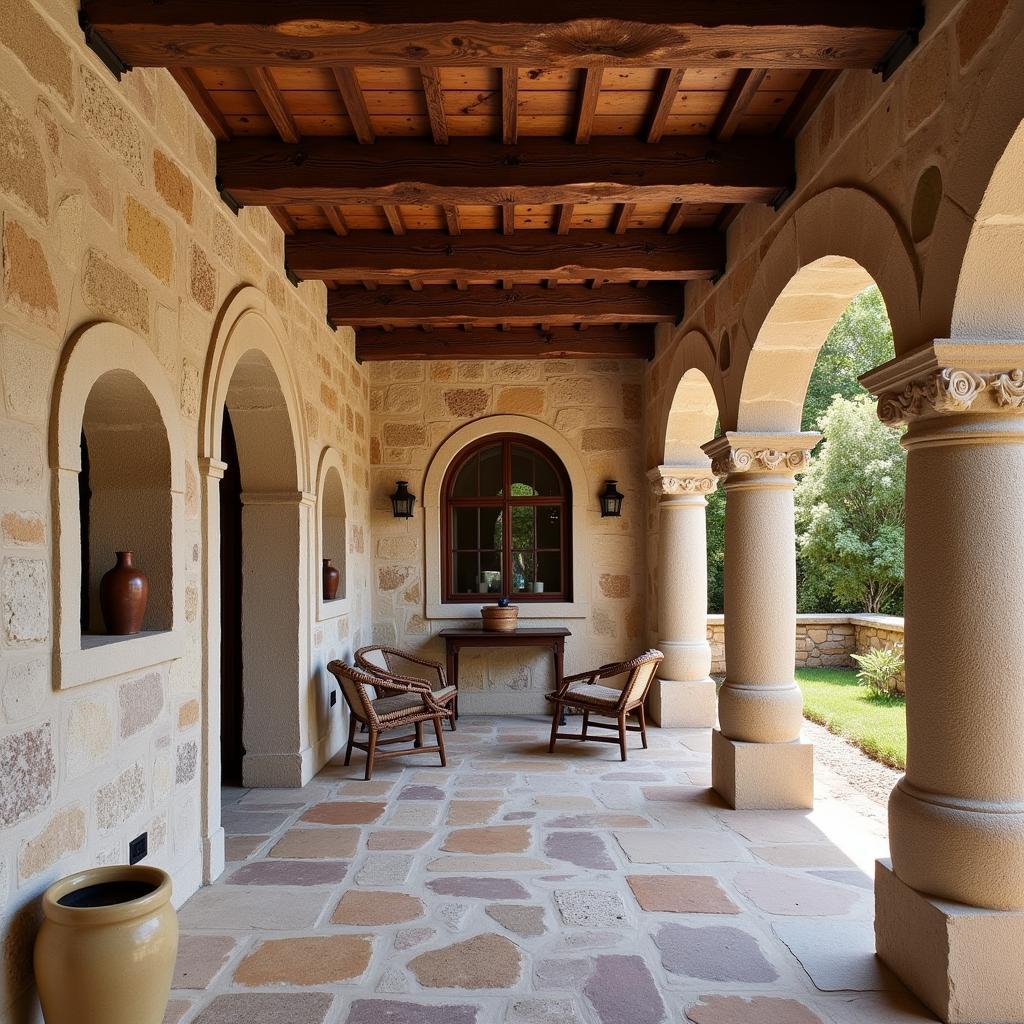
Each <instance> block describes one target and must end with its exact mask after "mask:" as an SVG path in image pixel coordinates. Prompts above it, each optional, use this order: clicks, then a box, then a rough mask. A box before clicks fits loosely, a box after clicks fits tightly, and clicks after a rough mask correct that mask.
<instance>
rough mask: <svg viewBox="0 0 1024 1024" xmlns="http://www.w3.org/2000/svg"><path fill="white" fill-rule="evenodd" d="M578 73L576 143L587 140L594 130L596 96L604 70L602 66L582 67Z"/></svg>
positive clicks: (582, 142)
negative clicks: (579, 83) (580, 80)
mask: <svg viewBox="0 0 1024 1024" xmlns="http://www.w3.org/2000/svg"><path fill="white" fill-rule="evenodd" d="M580 75H581V76H582V84H581V85H580V93H579V104H578V108H577V111H576V144H577V145H582V144H584V143H587V142H589V141H590V135H591V132H592V131H593V130H594V114H595V113H597V97H598V95H599V94H600V92H601V80H602V78H603V77H604V70H603V69H602V68H584V69H583V70H582V71H581V72H580Z"/></svg>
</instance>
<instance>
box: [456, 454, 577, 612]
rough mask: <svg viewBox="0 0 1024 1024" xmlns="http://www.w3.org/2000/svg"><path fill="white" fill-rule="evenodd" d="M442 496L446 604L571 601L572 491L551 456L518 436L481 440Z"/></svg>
mask: <svg viewBox="0 0 1024 1024" xmlns="http://www.w3.org/2000/svg"><path fill="white" fill-rule="evenodd" d="M442 495H443V509H442V518H441V523H442V531H443V536H442V552H443V555H444V563H445V567H444V599H445V600H446V601H464V602H479V601H481V600H484V601H490V600H494V599H496V598H498V597H501V596H502V595H506V596H508V597H512V598H514V599H515V600H516V601H517V602H522V601H525V602H540V601H570V600H572V595H571V589H572V560H571V552H570V538H571V537H572V524H571V522H570V516H571V514H572V491H571V487H570V484H569V478H568V474H567V473H566V471H565V467H564V466H563V465H562V463H561V462H560V461H559V459H558V456H557V455H555V454H554V452H552V451H551V450H550V449H549V448H547V447H545V446H544V445H542V444H540V443H539V442H537V441H534V440H532V439H531V438H528V437H523V436H522V435H519V434H501V435H491V436H489V437H486V438H483V439H482V440H480V441H478V442H477V443H476V444H474V445H471V446H470V447H468V448H466V449H465V450H464V451H462V452H461V453H460V454H459V456H458V458H456V459H455V461H454V462H453V463H452V465H451V467H450V468H449V470H448V472H447V474H446V476H445V481H444V486H443V488H442Z"/></svg>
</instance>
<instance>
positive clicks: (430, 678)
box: [356, 645, 459, 732]
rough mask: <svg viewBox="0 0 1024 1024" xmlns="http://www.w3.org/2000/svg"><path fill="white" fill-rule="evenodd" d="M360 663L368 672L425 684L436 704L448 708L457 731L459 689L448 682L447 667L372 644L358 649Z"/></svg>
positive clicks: (357, 659) (394, 649) (394, 648)
mask: <svg viewBox="0 0 1024 1024" xmlns="http://www.w3.org/2000/svg"><path fill="white" fill-rule="evenodd" d="M356 664H357V665H358V666H359V667H360V668H361V669H362V670H363V671H364V672H366V673H367V674H368V675H371V676H375V677H379V678H381V679H385V680H391V681H392V682H396V683H412V684H419V685H422V686H423V687H424V688H425V689H426V691H427V692H428V693H429V694H430V696H431V699H432V700H433V701H434V703H435V704H440V705H441V707H443V708H445V709H446V710H447V711H448V721H449V723H450V724H451V730H452V732H455V720H456V719H457V718H458V717H459V691H458V689H457V688H456V687H454V686H449V685H448V679H447V677H446V676H445V671H444V666H443V665H440V664H438V663H437V662H436V661H430V660H429V659H428V658H421V657H419V656H418V655H415V654H409V653H408V652H406V651H400V650H399V649H398V648H397V647H382V646H379V645H377V646H370V647H360V648H359V650H358V651H356Z"/></svg>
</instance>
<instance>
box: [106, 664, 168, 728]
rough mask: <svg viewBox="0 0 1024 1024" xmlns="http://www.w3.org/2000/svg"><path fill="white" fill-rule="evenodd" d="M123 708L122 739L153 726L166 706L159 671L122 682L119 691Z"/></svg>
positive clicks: (118, 694)
mask: <svg viewBox="0 0 1024 1024" xmlns="http://www.w3.org/2000/svg"><path fill="white" fill-rule="evenodd" d="M117 699H118V704H119V706H120V710H121V719H120V720H121V739H123V740H124V739H128V737H129V736H134V735H135V734H136V733H139V732H142V730H143V729H146V728H148V727H149V726H151V725H152V724H153V723H154V722H155V721H156V720H157V719H158V718H159V717H160V712H161V711H163V708H164V686H163V680H162V679H161V678H160V673H159V672H147V673H146V674H145V675H144V676H142V677H141V678H139V679H130V680H129V681H128V682H126V683H122V684H121V685H120V686H119V687H118V691H117Z"/></svg>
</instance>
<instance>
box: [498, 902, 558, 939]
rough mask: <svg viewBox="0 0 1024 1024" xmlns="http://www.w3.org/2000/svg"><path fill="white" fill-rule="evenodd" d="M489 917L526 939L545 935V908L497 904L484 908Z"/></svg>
mask: <svg viewBox="0 0 1024 1024" xmlns="http://www.w3.org/2000/svg"><path fill="white" fill-rule="evenodd" d="M484 910H485V911H486V913H487V916H488V917H492V918H494V920H495V921H497V922H498V924H500V925H501V926H502V928H505V929H507V930H508V931H510V932H512V933H513V934H514V935H521V936H523V937H524V938H531V937H533V936H537V935H543V934H544V932H545V930H546V929H545V928H544V908H543V907H519V906H515V905H514V904H508V903H495V904H492V905H491V906H489V907H484Z"/></svg>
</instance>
